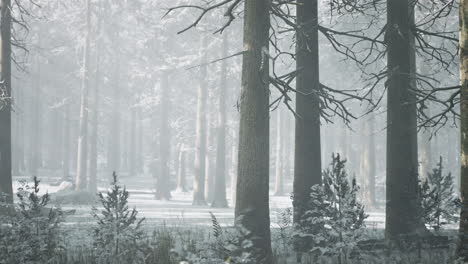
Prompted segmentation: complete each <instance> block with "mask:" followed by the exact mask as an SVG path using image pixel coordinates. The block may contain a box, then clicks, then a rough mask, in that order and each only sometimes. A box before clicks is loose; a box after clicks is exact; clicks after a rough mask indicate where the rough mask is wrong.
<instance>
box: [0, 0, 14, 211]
mask: <svg viewBox="0 0 468 264" xmlns="http://www.w3.org/2000/svg"><path fill="white" fill-rule="evenodd" d="M1 4H2V6H1V12H2V13H1V28H0V30H1V32H0V38H1V54H0V56H1V57H0V60H1V62H0V67H1V69H0V77H1V81H2V82H3V83H2V85H1V86H0V96H1V97H3V98H0V100H1V101H0V193H3V194H5V195H6V197H5V198H6V201H8V202H13V189H12V188H13V187H12V181H13V180H12V175H11V102H12V100H11V98H10V97H11V12H10V11H11V10H10V9H11V3H10V0H2V2H1Z"/></svg>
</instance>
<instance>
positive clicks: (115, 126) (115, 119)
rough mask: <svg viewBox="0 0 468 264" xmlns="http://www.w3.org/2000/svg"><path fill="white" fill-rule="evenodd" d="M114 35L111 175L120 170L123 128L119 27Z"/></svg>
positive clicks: (109, 152)
mask: <svg viewBox="0 0 468 264" xmlns="http://www.w3.org/2000/svg"><path fill="white" fill-rule="evenodd" d="M114 30H115V32H114V35H113V37H112V38H113V40H114V42H115V43H116V46H115V51H114V52H115V53H116V56H115V57H116V58H115V68H114V69H115V72H114V76H113V78H112V79H113V80H114V87H113V91H114V92H113V99H114V100H113V102H112V111H111V118H109V120H110V124H109V141H108V153H107V170H108V173H109V175H111V174H112V172H114V171H115V172H118V171H119V170H120V154H121V153H120V152H121V151H120V150H121V149H120V134H121V132H120V131H121V129H120V123H121V120H120V119H121V118H120V115H121V113H120V111H121V109H120V108H121V107H120V105H121V102H120V100H121V99H120V97H121V96H120V89H121V86H120V81H121V78H120V74H121V71H120V66H121V65H120V63H121V58H120V56H121V55H120V46H119V44H118V43H119V41H120V40H119V34H118V29H114Z"/></svg>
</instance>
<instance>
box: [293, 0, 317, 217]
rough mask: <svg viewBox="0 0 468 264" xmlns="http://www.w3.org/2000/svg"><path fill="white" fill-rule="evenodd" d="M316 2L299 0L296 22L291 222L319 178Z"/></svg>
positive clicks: (301, 214)
mask: <svg viewBox="0 0 468 264" xmlns="http://www.w3.org/2000/svg"><path fill="white" fill-rule="evenodd" d="M317 8H318V3H317V1H316V0H310V1H308V0H299V1H298V6H297V22H298V25H299V27H300V30H299V31H298V33H297V35H298V37H297V46H296V54H297V59H296V62H297V66H296V68H297V69H302V70H301V71H300V72H299V74H298V76H297V90H298V92H299V93H297V94H296V112H297V114H298V117H297V118H296V138H295V140H296V142H295V154H294V157H295V162H294V184H293V188H294V189H293V195H294V199H293V208H294V223H295V224H299V223H300V221H301V219H302V217H303V215H304V211H305V210H306V208H305V207H306V203H307V201H308V199H309V197H310V188H311V187H312V186H313V185H315V184H320V183H321V182H322V168H321V157H320V156H321V153H320V108H319V98H318V96H317V94H316V93H314V91H317V90H318V89H319V85H320V83H319V51H318V25H317V23H318V19H317Z"/></svg>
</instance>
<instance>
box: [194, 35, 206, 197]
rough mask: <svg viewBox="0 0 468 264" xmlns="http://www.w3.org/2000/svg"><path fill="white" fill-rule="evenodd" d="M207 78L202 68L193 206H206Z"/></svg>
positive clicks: (204, 54)
mask: <svg viewBox="0 0 468 264" xmlns="http://www.w3.org/2000/svg"><path fill="white" fill-rule="evenodd" d="M207 45H208V38H207V37H206V36H204V37H203V40H202V47H201V50H202V52H203V59H202V63H205V62H206V61H207V52H208V51H207V50H206V47H207ZM206 77H207V67H206V65H203V66H201V67H200V85H199V86H198V95H197V98H198V101H197V124H196V139H195V151H196V152H195V179H194V183H193V205H206V200H205V174H206V166H205V165H206V162H205V156H206V96H207V87H206Z"/></svg>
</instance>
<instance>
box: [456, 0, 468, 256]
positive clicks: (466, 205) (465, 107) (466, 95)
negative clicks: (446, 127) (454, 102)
mask: <svg viewBox="0 0 468 264" xmlns="http://www.w3.org/2000/svg"><path fill="white" fill-rule="evenodd" d="M467 38H468V0H460V81H461V85H462V87H461V97H460V107H461V109H460V114H461V118H460V125H461V128H460V129H461V141H460V145H461V159H460V162H461V168H460V169H461V171H460V178H461V179H460V180H461V183H460V199H461V202H462V207H461V213H460V231H459V233H460V239H459V245H458V255H459V256H460V257H461V258H463V260H464V261H468V39H467Z"/></svg>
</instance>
